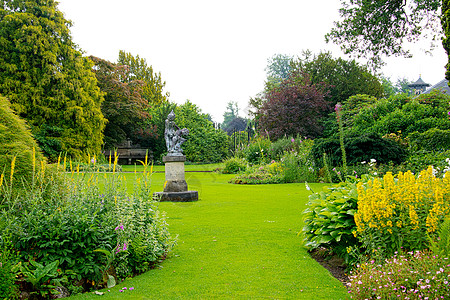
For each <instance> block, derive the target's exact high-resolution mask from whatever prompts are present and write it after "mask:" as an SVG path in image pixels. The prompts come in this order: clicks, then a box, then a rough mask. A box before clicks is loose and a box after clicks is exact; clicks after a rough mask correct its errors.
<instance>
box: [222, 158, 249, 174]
mask: <svg viewBox="0 0 450 300" xmlns="http://www.w3.org/2000/svg"><path fill="white" fill-rule="evenodd" d="M224 163H225V167H224V168H223V170H222V173H223V174H237V173H240V172H243V171H245V170H246V169H247V161H246V160H245V159H242V158H237V157H232V158H229V159H227V160H226V161H224Z"/></svg>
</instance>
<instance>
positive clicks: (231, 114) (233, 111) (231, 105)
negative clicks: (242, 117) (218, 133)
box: [220, 101, 239, 130]
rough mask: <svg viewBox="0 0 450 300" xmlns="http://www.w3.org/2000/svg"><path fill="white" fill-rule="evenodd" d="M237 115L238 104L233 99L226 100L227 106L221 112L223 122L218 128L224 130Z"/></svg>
mask: <svg viewBox="0 0 450 300" xmlns="http://www.w3.org/2000/svg"><path fill="white" fill-rule="evenodd" d="M238 115H239V106H238V104H237V102H234V101H230V102H228V104H227V108H226V110H225V112H224V113H223V122H222V125H221V126H220V128H222V129H223V130H226V128H228V126H229V125H230V123H231V121H233V120H234V119H235V118H237V117H238Z"/></svg>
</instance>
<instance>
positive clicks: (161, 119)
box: [141, 101, 177, 161]
mask: <svg viewBox="0 0 450 300" xmlns="http://www.w3.org/2000/svg"><path fill="white" fill-rule="evenodd" d="M176 107H177V105H176V104H175V103H171V102H169V101H166V102H162V103H161V104H160V105H154V106H152V107H150V109H149V114H150V116H151V119H150V124H152V126H153V127H154V128H155V130H156V133H155V134H154V135H152V136H151V137H150V138H149V139H148V144H141V145H143V146H146V147H148V148H150V149H151V150H152V152H153V158H154V159H155V160H158V161H162V156H163V155H164V154H165V153H167V148H166V141H165V139H164V128H165V121H166V119H167V116H168V115H169V113H170V112H171V111H172V110H174V111H175V109H176Z"/></svg>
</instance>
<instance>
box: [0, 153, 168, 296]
mask: <svg viewBox="0 0 450 300" xmlns="http://www.w3.org/2000/svg"><path fill="white" fill-rule="evenodd" d="M116 162H117V161H116ZM65 164H66V163H65V162H64V164H63V165H59V164H58V166H57V167H58V169H59V170H64V165H65ZM45 173H47V171H46V169H45V165H44V166H43V168H42V169H40V170H39V172H38V173H36V174H34V178H32V179H31V180H30V181H28V182H26V183H25V185H26V186H27V187H29V188H28V189H27V190H25V191H24V192H23V193H21V194H19V195H17V196H14V197H12V196H11V194H8V193H5V192H4V191H5V190H6V191H7V189H8V186H5V185H0V192H1V193H0V195H2V196H3V197H6V198H8V197H9V198H8V199H7V202H8V203H13V205H10V206H9V209H4V210H1V211H0V226H1V227H0V230H1V232H2V238H4V237H5V236H8V237H9V239H10V241H11V245H12V249H13V250H14V252H17V253H19V257H18V260H19V261H20V262H22V266H23V268H22V273H23V274H24V275H25V276H26V278H25V280H27V281H28V282H30V283H31V284H33V285H34V286H35V288H36V289H39V292H40V293H42V292H45V291H48V290H49V289H50V290H51V289H53V287H52V286H54V285H56V284H57V283H58V282H59V283H62V284H64V285H66V287H68V288H69V287H70V286H71V285H72V284H73V283H74V282H75V281H77V282H81V283H83V282H85V283H88V282H89V283H91V282H92V283H93V282H95V283H97V284H101V283H102V278H103V274H102V271H103V270H104V266H105V264H106V262H105V258H104V257H103V256H101V255H100V254H99V253H98V252H97V251H95V250H97V249H103V250H105V251H109V252H110V253H113V257H112V260H111V262H112V265H110V266H111V267H112V268H114V271H115V273H114V272H113V274H115V276H118V277H119V278H125V277H127V276H130V275H134V274H137V273H141V272H144V271H146V270H148V269H149V268H150V267H151V266H152V265H153V264H154V263H155V262H156V261H157V260H158V259H160V258H161V257H164V256H165V255H166V253H167V251H169V250H170V248H171V247H172V246H173V243H174V240H173V239H172V238H171V236H170V234H169V232H168V230H167V223H166V221H165V216H164V214H162V213H160V212H159V210H158V205H157V203H156V202H155V201H154V200H153V199H152V193H151V192H150V175H149V172H148V171H147V165H145V166H144V172H143V173H142V174H141V176H137V175H136V176H137V177H136V178H135V179H136V182H135V189H134V191H133V192H132V193H128V192H127V191H126V185H125V181H124V179H123V177H122V176H121V175H119V174H117V173H113V174H111V175H109V176H108V177H106V176H105V179H103V176H101V175H100V174H98V173H89V172H87V173H83V174H80V173H75V171H72V172H70V173H69V172H63V173H62V174H59V175H58V174H57V173H55V174H52V176H46V177H44V176H43V174H45ZM100 180H102V181H103V182H101V184H100V185H101V186H102V187H103V188H102V190H100V188H99V182H100ZM1 242H2V240H1V239H0V246H2V244H1ZM56 262H58V263H56ZM28 264H31V265H32V266H31V265H30V266H28V267H27V265H28ZM56 265H57V266H58V269H60V270H61V271H58V272H55V266H56ZM64 278H67V282H63V281H65V279H64ZM49 279H51V281H50V283H51V285H52V286H51V285H48V280H49ZM90 286H92V285H90Z"/></svg>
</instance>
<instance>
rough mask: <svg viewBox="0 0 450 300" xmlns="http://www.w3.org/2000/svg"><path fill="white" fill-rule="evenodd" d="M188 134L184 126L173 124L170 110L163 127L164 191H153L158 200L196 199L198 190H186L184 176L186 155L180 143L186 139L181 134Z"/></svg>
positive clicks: (179, 200) (173, 117)
mask: <svg viewBox="0 0 450 300" xmlns="http://www.w3.org/2000/svg"><path fill="white" fill-rule="evenodd" d="M188 134H189V130H187V129H186V128H183V129H180V128H179V127H178V126H177V124H175V114H174V113H173V111H171V112H170V114H169V115H168V116H167V119H166V128H165V129H164V138H165V140H166V146H167V155H166V156H164V157H163V162H164V165H165V168H164V169H165V173H166V181H165V183H164V191H163V192H156V193H154V197H155V199H157V200H158V201H175V202H189V201H196V200H198V192H197V191H188V186H187V183H186V179H185V177H184V162H185V161H186V156H184V155H183V150H182V149H181V145H182V144H183V143H184V142H185V141H186V139H185V138H184V137H183V136H187V135H188Z"/></svg>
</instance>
